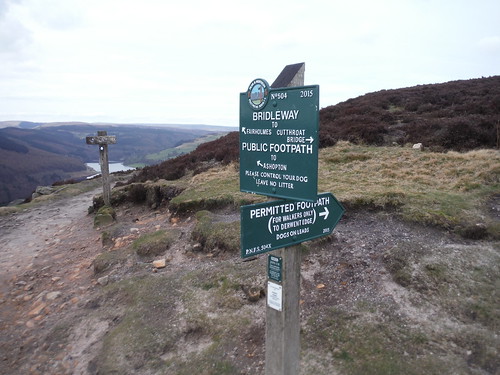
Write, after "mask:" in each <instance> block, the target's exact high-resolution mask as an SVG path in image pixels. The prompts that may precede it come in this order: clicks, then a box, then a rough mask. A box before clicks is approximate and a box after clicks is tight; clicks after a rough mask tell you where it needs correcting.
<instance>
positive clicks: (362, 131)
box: [133, 76, 500, 181]
mask: <svg viewBox="0 0 500 375" xmlns="http://www.w3.org/2000/svg"><path fill="white" fill-rule="evenodd" d="M499 132H500V76H494V77H489V78H481V79H472V80H462V81H453V82H448V83H442V84H431V85H419V86H415V87H409V88H402V89H395V90H382V91H379V92H374V93H370V94H366V95H363V96H359V97H357V98H354V99H349V100H347V101H345V102H342V103H339V104H336V105H332V106H329V107H326V108H323V109H321V110H320V124H319V139H320V148H323V147H329V146H333V145H334V144H335V143H336V142H338V141H340V140H346V141H350V142H352V143H365V144H369V145H378V146H382V145H404V144H406V143H410V144H411V143H422V144H423V145H424V147H427V148H430V149H431V150H434V151H446V150H455V151H467V150H472V149H477V148H495V147H496V148H498V146H499V139H498V136H499ZM238 139H239V138H238V133H237V132H234V133H229V134H228V135H227V136H225V137H223V138H220V139H218V140H215V141H213V142H207V143H204V144H203V145H202V146H200V147H198V148H197V149H196V150H194V151H193V152H191V153H189V154H187V155H183V156H180V157H178V158H175V159H170V160H167V161H165V162H163V163H160V164H157V165H153V166H150V167H145V168H144V169H143V170H142V171H141V174H139V175H137V176H136V177H135V178H134V180H133V181H145V180H148V179H153V178H165V179H168V180H172V179H177V178H179V177H181V176H182V175H184V173H185V172H186V171H188V170H193V171H197V170H202V169H204V168H205V167H206V165H208V164H209V161H216V162H222V163H229V162H231V161H235V160H238V158H239V140H238Z"/></svg>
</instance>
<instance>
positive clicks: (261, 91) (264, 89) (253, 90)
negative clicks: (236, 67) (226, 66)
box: [247, 78, 269, 111]
mask: <svg viewBox="0 0 500 375" xmlns="http://www.w3.org/2000/svg"><path fill="white" fill-rule="evenodd" d="M247 96H248V104H249V105H250V107H251V108H252V109H253V110H256V111H258V110H260V109H262V108H264V107H265V106H266V104H267V100H268V97H269V84H268V83H267V82H266V80H264V79H261V78H257V79H254V80H253V81H252V83H250V86H248V90H247Z"/></svg>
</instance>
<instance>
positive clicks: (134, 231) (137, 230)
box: [130, 228, 139, 233]
mask: <svg viewBox="0 0 500 375" xmlns="http://www.w3.org/2000/svg"><path fill="white" fill-rule="evenodd" d="M130 232H131V233H139V228H130Z"/></svg>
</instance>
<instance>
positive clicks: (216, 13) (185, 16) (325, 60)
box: [0, 0, 500, 126]
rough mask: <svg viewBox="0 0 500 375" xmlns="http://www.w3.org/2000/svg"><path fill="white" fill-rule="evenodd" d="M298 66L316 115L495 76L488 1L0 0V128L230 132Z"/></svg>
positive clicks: (496, 6)
mask: <svg viewBox="0 0 500 375" xmlns="http://www.w3.org/2000/svg"><path fill="white" fill-rule="evenodd" d="M299 62H305V63H306V72H305V84H306V85H308V84H318V85H320V95H321V99H320V104H321V107H326V106H328V105H332V104H336V103H338V102H341V101H345V100H347V99H349V98H354V97H357V96H359V95H363V94H365V93H368V92H373V91H379V90H382V89H395V88H401V87H408V86H415V85H418V84H427V83H440V82H447V81H452V80H458V79H470V78H480V77H481V76H485V77H487V76H492V75H499V74H500V1H499V0H474V1H470V0H408V1H405V0H397V1H388V0H377V1H374V0H366V1H361V0H359V1H357V0H342V1H336V0H325V1H319V0H300V1H296V0H286V1H281V0H271V1H256V0H251V1H248V0H246V1H239V0H215V1H213V0H182V1H170V0H133V1H129V0H0V121H6V120H27V121H41V122H48V121H87V122H120V123H138V122H142V123H178V124H184V123H186V124H214V125H232V126H238V121H239V93H240V92H244V91H246V89H247V87H248V85H249V84H250V82H251V81H252V80H253V79H254V78H264V79H266V80H267V81H268V82H269V83H272V82H273V81H274V79H275V78H276V77H277V75H278V74H279V73H280V72H281V70H282V69H283V67H284V66H285V65H287V64H293V63H299Z"/></svg>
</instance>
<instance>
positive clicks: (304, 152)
mask: <svg viewBox="0 0 500 375" xmlns="http://www.w3.org/2000/svg"><path fill="white" fill-rule="evenodd" d="M318 127H319V86H318V85H314V86H300V87H290V88H280V89H271V88H270V87H269V85H268V83H267V82H266V81H265V80H263V79H260V78H259V79H255V80H253V81H252V82H251V83H250V85H249V87H248V90H247V92H245V93H241V94H240V190H241V191H244V192H250V193H256V194H262V195H267V196H271V197H277V198H285V199H296V200H306V201H311V202H312V201H315V200H316V198H317V195H318V145H319V141H318Z"/></svg>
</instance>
